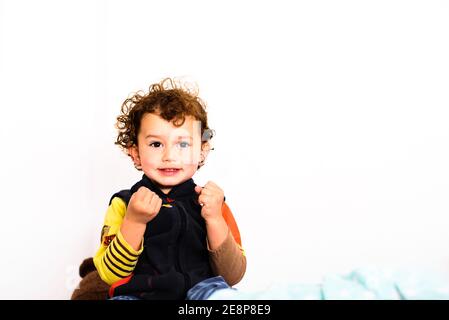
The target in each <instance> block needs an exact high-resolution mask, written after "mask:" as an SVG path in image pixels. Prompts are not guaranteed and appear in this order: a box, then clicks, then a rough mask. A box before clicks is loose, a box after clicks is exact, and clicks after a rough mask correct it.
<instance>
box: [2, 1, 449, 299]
mask: <svg viewBox="0 0 449 320" xmlns="http://www.w3.org/2000/svg"><path fill="white" fill-rule="evenodd" d="M0 21H1V27H0V32H1V33H0V34H1V35H0V46H1V47H0V62H1V65H0V81H1V83H0V88H1V89H0V90H1V91H0V98H1V100H0V108H1V126H0V129H1V137H2V140H3V146H2V148H1V151H0V152H1V159H2V160H1V167H0V184H1V190H0V191H1V201H2V210H1V211H2V223H1V226H2V228H1V230H2V231H1V239H0V244H1V250H2V254H1V257H2V258H1V259H2V261H1V263H0V274H2V285H1V286H2V290H1V291H0V292H1V293H0V298H1V299H67V298H69V297H70V294H71V292H72V290H73V288H74V286H76V284H77V283H78V281H79V278H78V275H77V271H78V266H79V264H80V262H81V261H82V260H83V259H84V258H86V257H89V256H92V255H93V254H94V253H95V250H96V248H97V246H98V244H99V233H100V229H101V226H102V220H103V217H104V213H105V209H106V207H107V203H108V200H109V197H110V195H111V194H112V193H113V192H115V191H117V190H120V189H122V188H126V187H129V186H131V184H132V183H134V182H135V181H137V179H138V178H139V177H140V173H138V172H137V171H135V169H134V168H133V166H132V165H131V164H130V162H129V160H128V158H127V157H126V156H125V155H124V154H122V153H121V152H120V150H119V149H118V148H117V147H116V146H115V145H114V144H113V141H114V139H115V129H114V123H115V117H116V116H117V115H118V113H119V108H120V104H121V102H122V101H123V100H124V99H125V98H126V97H127V96H128V94H130V93H131V92H133V91H137V90H139V89H146V88H147V87H148V85H149V84H150V83H152V82H154V81H158V80H160V79H161V78H163V77H166V76H187V77H189V78H190V79H193V80H195V81H196V82H197V83H198V85H199V87H200V92H201V95H202V97H203V98H204V100H206V101H207V103H208V105H209V112H210V124H211V126H212V127H213V128H215V130H216V132H217V137H216V141H215V147H216V150H215V151H214V152H213V154H212V155H211V156H210V158H209V163H208V165H207V166H206V167H204V168H203V169H202V170H201V172H199V173H198V176H196V178H195V179H196V181H197V182H198V183H200V184H202V183H205V182H207V180H213V181H215V182H216V183H218V184H219V185H220V186H222V187H223V189H224V190H225V193H226V197H227V201H228V203H229V205H230V206H231V208H232V210H233V212H234V214H235V216H236V218H237V220H238V222H239V226H240V229H241V232H242V238H243V241H244V245H245V248H246V250H247V256H248V269H247V275H246V277H245V279H244V280H243V281H242V282H241V284H240V285H239V287H240V288H241V289H245V288H250V289H251V288H257V287H263V286H264V285H265V284H267V283H271V282H282V281H287V280H290V281H296V282H316V281H319V279H320V277H321V276H323V275H325V274H328V273H338V272H345V271H347V270H351V269H354V268H357V267H361V266H377V267H395V266H407V267H410V268H414V267H419V266H422V265H428V266H432V267H435V268H439V269H441V270H448V271H449V249H448V247H447V243H449V234H448V233H447V230H448V227H449V218H448V213H449V201H448V192H449V169H448V163H449V148H448V145H449V144H448V143H449V128H448V123H449V108H448V107H449V94H448V88H449V62H448V61H449V59H448V58H447V57H449V4H448V2H443V1H369V2H368V1H367V2H361V1H339V2H336V1H313V2H312V1H306V2H298V1H279V0H277V1H237V0H235V1H222V2H219V3H217V2H215V1H214V2H213V1H205V0H204V1H97V2H95V1H56V0H54V1H49V0H44V1H31V0H29V1H25V0H22V1H20V0H14V1H13V0H2V1H0Z"/></svg>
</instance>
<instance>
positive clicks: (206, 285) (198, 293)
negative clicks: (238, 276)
mask: <svg viewBox="0 0 449 320" xmlns="http://www.w3.org/2000/svg"><path fill="white" fill-rule="evenodd" d="M220 289H231V287H230V286H229V285H228V284H227V283H226V281H225V280H224V279H223V277H222V276H217V277H213V278H208V279H206V280H203V281H201V282H198V283H197V284H196V285H195V286H193V287H192V288H191V289H190V290H189V291H187V296H186V300H206V299H207V298H209V297H210V296H211V295H212V293H214V292H215V291H217V290H220ZM234 290H235V289H234ZM110 300H141V299H140V298H138V297H135V296H130V295H123V296H116V297H112V298H111V299H110Z"/></svg>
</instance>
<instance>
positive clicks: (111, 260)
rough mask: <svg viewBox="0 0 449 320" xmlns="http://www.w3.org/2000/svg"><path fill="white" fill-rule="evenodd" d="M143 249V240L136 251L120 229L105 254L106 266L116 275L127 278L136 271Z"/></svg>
mask: <svg viewBox="0 0 449 320" xmlns="http://www.w3.org/2000/svg"><path fill="white" fill-rule="evenodd" d="M142 251H143V241H142V244H141V246H140V249H139V251H136V250H134V249H133V248H132V247H131V246H130V245H129V244H128V243H127V242H126V240H125V239H124V238H123V235H122V233H121V232H120V231H119V232H118V233H117V236H116V237H115V238H114V239H113V240H112V242H111V243H110V244H109V246H108V248H107V249H106V252H105V254H104V255H103V262H104V265H105V266H106V268H107V269H108V270H109V271H110V272H111V273H113V274H114V275H115V276H117V277H119V278H125V277H127V276H128V275H130V274H131V273H132V272H133V271H134V268H135V266H136V264H137V260H138V258H139V255H140V254H141V253H142Z"/></svg>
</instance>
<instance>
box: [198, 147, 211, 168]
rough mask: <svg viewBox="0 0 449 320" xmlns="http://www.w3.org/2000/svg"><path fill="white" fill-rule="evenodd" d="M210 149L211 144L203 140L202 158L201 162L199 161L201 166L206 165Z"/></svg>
mask: <svg viewBox="0 0 449 320" xmlns="http://www.w3.org/2000/svg"><path fill="white" fill-rule="evenodd" d="M210 150H211V146H210V143H209V142H208V141H206V142H203V143H202V144H201V158H200V163H199V166H200V167H201V166H203V165H204V162H205V161H206V158H207V156H208V155H209V152H210Z"/></svg>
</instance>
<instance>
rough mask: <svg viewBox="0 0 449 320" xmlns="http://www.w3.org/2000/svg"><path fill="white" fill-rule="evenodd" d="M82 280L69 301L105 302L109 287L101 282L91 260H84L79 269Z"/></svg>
mask: <svg viewBox="0 0 449 320" xmlns="http://www.w3.org/2000/svg"><path fill="white" fill-rule="evenodd" d="M79 274H80V277H81V278H82V279H81V281H80V283H79V286H78V288H76V289H75V291H73V293H72V297H71V300H106V299H107V298H108V291H109V285H108V284H107V283H106V282H104V281H103V280H101V278H100V275H99V274H98V271H97V269H96V268H95V265H94V260H93V258H87V259H85V260H84V261H83V262H82V263H81V265H80V268H79Z"/></svg>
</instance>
